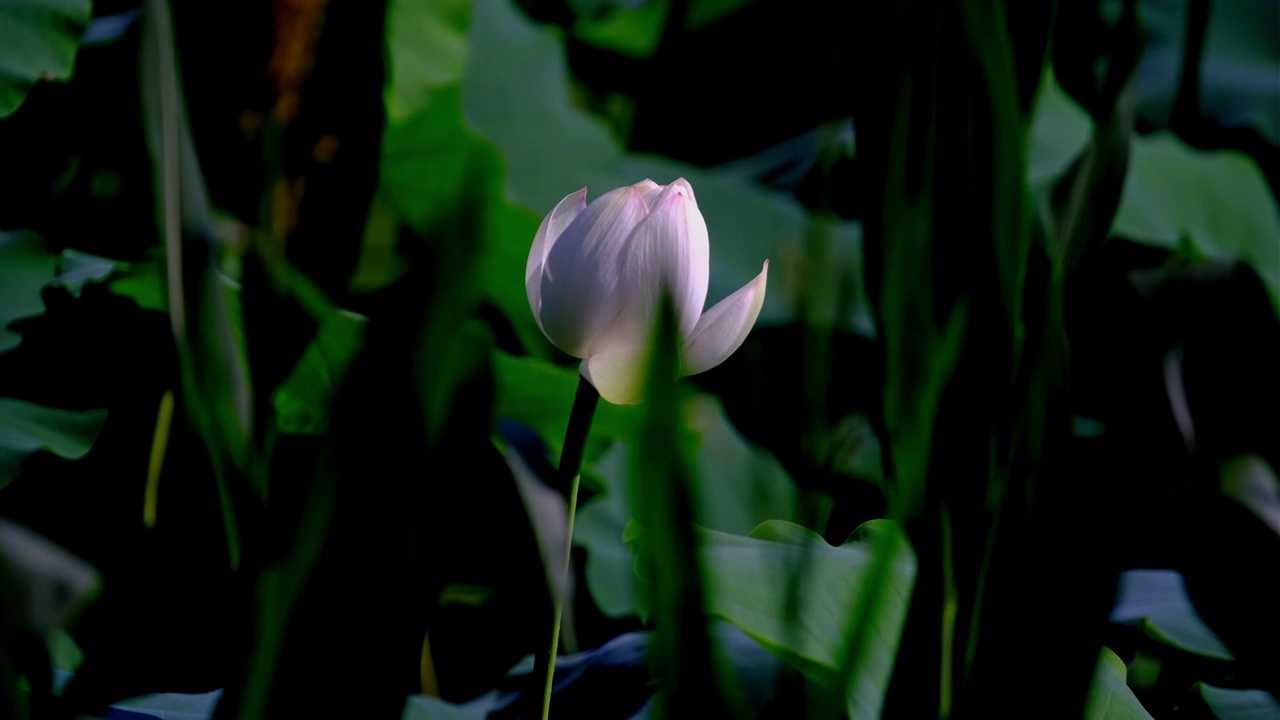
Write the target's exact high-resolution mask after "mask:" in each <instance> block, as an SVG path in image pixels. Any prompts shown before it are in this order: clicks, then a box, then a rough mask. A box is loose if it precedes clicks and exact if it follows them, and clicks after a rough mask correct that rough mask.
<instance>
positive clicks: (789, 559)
mask: <svg viewBox="0 0 1280 720" xmlns="http://www.w3.org/2000/svg"><path fill="white" fill-rule="evenodd" d="M701 539H702V553H703V565H704V567H705V569H706V573H707V584H708V593H707V610H708V612H710V613H712V614H714V615H717V616H719V617H723V618H724V619H726V620H728V621H729V622H731V623H733V624H734V625H737V626H738V627H739V628H741V629H742V630H743V631H745V632H746V633H747V634H748V635H750V636H751V637H753V638H755V639H756V640H757V641H758V642H760V643H761V644H762V645H763V646H764V647H765V648H767V649H768V650H769V651H771V652H773V653H774V654H776V655H778V656H780V657H782V658H783V659H785V660H787V661H788V662H790V663H792V664H793V665H795V666H796V667H798V668H799V669H800V670H802V671H803V672H805V673H806V674H807V675H809V676H810V677H812V678H813V679H815V680H817V681H818V682H820V683H822V684H824V685H826V686H827V687H831V688H837V689H838V688H840V687H842V686H844V685H846V684H847V685H848V687H849V692H850V697H849V706H850V711H851V713H852V714H853V716H855V717H862V716H863V715H864V714H865V715H866V716H867V717H875V716H877V715H878V714H879V712H880V709H881V707H882V706H883V703H884V693H885V690H886V688H887V687H888V683H889V677H890V675H891V674H892V672H893V664H894V660H895V659H896V657H897V651H898V643H899V641H900V640H901V635H902V627H903V624H904V623H905V621H906V616H907V605H908V602H909V600H910V597H911V588H912V585H913V584H914V582H915V574H916V561H915V556H914V554H913V553H912V552H911V550H910V549H909V548H908V547H907V546H906V545H905V544H891V543H884V544H880V540H878V539H872V540H852V541H850V542H848V543H845V544H844V545H842V546H840V547H832V546H831V545H828V544H827V543H826V542H824V541H823V540H822V538H821V537H819V536H818V535H817V534H816V533H813V532H812V531H809V530H806V529H804V528H802V527H799V526H796V525H794V524H791V523H784V522H782V521H770V522H768V523H766V524H764V525H762V526H761V527H760V528H757V529H756V530H755V531H753V532H752V534H751V536H750V537H740V536H737V535H730V534H728V533H721V532H715V531H712V530H707V531H704V532H703V533H702V535H701ZM881 548H884V549H885V550H886V551H888V552H893V553H894V555H893V556H892V557H890V558H889V565H888V568H889V581H888V582H887V583H883V584H873V583H868V582H867V581H868V578H869V574H870V573H871V572H872V568H873V566H874V564H875V554H876V552H877V551H878V550H879V549H881ZM806 554H807V557H805V558H804V560H803V561H802V560H801V557H802V555H806ZM801 562H804V563H805V568H806V574H805V575H804V576H803V577H801V578H800V579H799V582H801V583H802V586H801V591H800V593H799V595H798V600H799V605H798V607H796V608H794V612H792V608H791V607H789V605H788V601H789V598H788V583H787V582H786V580H785V579H786V578H788V577H790V575H791V573H792V571H793V570H794V569H795V568H796V567H797V566H798V565H799V564H800V563H801ZM870 587H874V588H877V591H878V592H879V593H881V595H880V596H879V597H876V598H868V597H864V594H865V588H870ZM860 602H873V603H875V604H876V605H877V606H878V612H877V613H875V614H874V615H873V616H872V622H873V623H874V630H873V631H872V632H871V633H870V635H869V645H868V647H867V649H866V654H865V657H864V658H863V662H861V663H859V664H858V665H857V666H856V672H857V676H856V677H853V678H843V677H841V672H842V668H845V667H847V665H846V658H845V657H844V653H845V651H846V643H847V639H848V638H849V637H850V636H851V635H852V634H853V632H854V628H853V627H852V626H851V623H852V622H853V620H854V618H855V615H854V612H853V608H854V606H855V604H857V603H860Z"/></svg>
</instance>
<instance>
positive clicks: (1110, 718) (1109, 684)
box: [1084, 648, 1151, 720]
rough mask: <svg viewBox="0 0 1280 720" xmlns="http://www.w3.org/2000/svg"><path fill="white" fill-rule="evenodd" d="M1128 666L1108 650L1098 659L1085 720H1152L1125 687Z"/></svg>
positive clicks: (1104, 649) (1103, 651)
mask: <svg viewBox="0 0 1280 720" xmlns="http://www.w3.org/2000/svg"><path fill="white" fill-rule="evenodd" d="M1126 675H1127V673H1126V672H1125V667H1124V662H1123V661H1122V660H1120V658H1119V657H1117V656H1116V654H1115V653H1113V652H1111V651H1110V650H1108V649H1107V648H1102V653H1101V654H1100V655H1098V664H1097V666H1096V667H1095V669H1094V672H1093V685H1092V686H1090V688H1089V700H1088V703H1087V704H1086V705H1085V709H1084V717H1085V720H1151V715H1150V714H1149V713H1147V711H1146V710H1145V709H1143V707H1142V703H1140V702H1138V698H1137V697H1136V696H1135V695H1134V694H1133V691H1132V690H1130V689H1129V686H1128V685H1126V684H1125V677H1126Z"/></svg>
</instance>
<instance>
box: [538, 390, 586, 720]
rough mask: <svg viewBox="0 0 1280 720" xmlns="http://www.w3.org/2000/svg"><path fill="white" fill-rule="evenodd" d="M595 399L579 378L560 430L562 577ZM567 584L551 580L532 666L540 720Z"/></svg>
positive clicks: (546, 711) (545, 713) (547, 704)
mask: <svg viewBox="0 0 1280 720" xmlns="http://www.w3.org/2000/svg"><path fill="white" fill-rule="evenodd" d="M599 400H600V393H598V392H596V389H595V387H594V386H593V385H592V384H591V383H590V382H587V379H586V378H584V377H579V378H578V392H577V394H575V395H574V397H573V410H571V411H570V412H569V427H568V428H567V429H565V432H564V445H563V447H562V449H561V451H560V472H559V475H558V480H559V481H560V483H559V484H560V485H561V486H562V487H563V483H564V482H565V481H568V482H569V521H568V528H567V531H566V532H565V547H564V565H563V567H562V571H563V575H561V576H560V577H561V578H563V579H565V580H567V579H568V577H569V570H570V562H571V561H572V559H573V522H574V517H575V516H576V515H577V512H578V481H579V480H580V479H581V472H580V471H581V470H582V454H583V452H584V451H585V450H586V447H587V432H588V431H589V430H590V429H591V419H592V418H593V417H595V414H596V405H597V404H598V403H599ZM567 584H568V583H567V582H559V583H552V588H551V595H552V603H553V605H554V606H555V617H554V619H553V620H552V621H551V647H550V648H548V650H547V653H546V655H545V656H543V657H544V658H545V660H543V659H542V658H539V660H543V661H542V662H538V663H535V665H534V677H538V671H539V669H540V668H541V666H542V665H544V663H545V669H543V673H544V677H545V683H544V685H543V688H542V720H547V718H548V717H549V716H550V715H551V688H552V685H553V684H554V680H555V674H556V650H557V646H558V645H559V644H560V619H561V617H562V616H563V614H564V595H563V593H562V592H561V590H562V589H563V588H565V587H567Z"/></svg>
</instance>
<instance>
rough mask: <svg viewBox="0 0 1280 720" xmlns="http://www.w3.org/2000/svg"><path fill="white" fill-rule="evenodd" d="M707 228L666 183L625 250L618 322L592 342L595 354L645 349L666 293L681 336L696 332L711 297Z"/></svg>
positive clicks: (680, 194) (691, 206)
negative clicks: (644, 346)
mask: <svg viewBox="0 0 1280 720" xmlns="http://www.w3.org/2000/svg"><path fill="white" fill-rule="evenodd" d="M709 253H710V249H709V246H708V241H707V225H706V223H705V222H704V221H703V219H702V215H701V214H700V213H699V212H698V210H697V208H695V207H694V206H693V204H692V203H691V202H689V200H688V198H687V197H686V196H685V195H684V193H683V192H682V191H681V190H680V188H679V187H676V186H674V185H668V186H667V187H666V188H665V189H664V190H663V191H662V193H661V194H660V195H659V197H658V199H657V200H656V201H655V203H654V205H653V211H652V212H651V213H649V216H648V217H646V218H645V219H644V220H643V221H641V223H640V224H639V225H637V226H636V229H635V231H634V232H632V234H631V237H630V238H629V239H628V240H627V242H626V248H625V249H624V250H623V252H622V257H621V268H620V273H619V276H618V299H619V304H618V308H617V316H616V318H615V319H614V320H613V321H612V322H610V323H609V326H608V327H607V328H606V329H605V330H604V332H602V333H601V334H600V335H599V336H597V337H596V339H595V340H594V341H593V342H592V343H591V348H590V352H591V354H593V355H594V354H596V353H601V352H607V351H610V350H616V349H619V348H633V347H639V346H642V345H644V344H645V343H646V342H647V339H648V337H649V335H650V333H652V332H653V323H654V319H655V318H656V316H657V310H658V304H659V302H660V301H661V296H662V293H663V292H664V291H665V292H668V293H670V294H671V299H672V301H673V303H674V304H675V310H676V317H677V318H679V321H680V337H681V338H684V337H686V336H687V335H688V334H689V333H690V332H692V331H693V328H694V326H695V325H696V324H697V322H698V317H699V316H700V315H701V314H702V305H703V303H705V302H706V299H707V277H708V275H709V267H708V266H709V262H710V258H709Z"/></svg>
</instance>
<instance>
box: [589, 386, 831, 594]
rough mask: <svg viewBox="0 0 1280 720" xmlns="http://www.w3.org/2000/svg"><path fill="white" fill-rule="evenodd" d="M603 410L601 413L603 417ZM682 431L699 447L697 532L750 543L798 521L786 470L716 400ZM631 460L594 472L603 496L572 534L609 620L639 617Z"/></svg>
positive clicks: (693, 406)
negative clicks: (627, 538) (630, 540)
mask: <svg viewBox="0 0 1280 720" xmlns="http://www.w3.org/2000/svg"><path fill="white" fill-rule="evenodd" d="M605 407H606V405H601V410H604V408H605ZM614 407H616V406H614ZM598 422H599V419H598V416H597V423H598ZM684 424H685V427H686V428H687V431H688V432H690V433H691V437H690V438H689V439H690V440H691V441H692V442H693V443H694V444H693V448H692V449H693V460H694V463H695V464H696V468H697V479H696V484H695V486H694V488H693V489H694V493H695V497H696V499H697V506H698V516H697V523H698V524H699V525H700V526H702V527H706V528H710V529H713V530H719V531H723V532H728V533H733V534H737V535H746V534H747V533H748V532H750V531H751V529H752V528H754V527H756V526H757V525H759V524H760V523H762V522H765V521H766V520H771V519H777V518H781V519H795V518H797V517H798V507H797V502H798V500H797V494H796V489H795V485H794V484H793V483H792V481H791V479H790V478H789V477H787V474H786V472H785V471H784V470H783V469H782V466H781V465H780V464H779V463H778V461H777V460H776V459H775V458H774V457H773V456H772V455H770V454H768V453H766V452H764V451H762V450H760V449H758V448H755V447H753V446H751V445H750V444H749V443H748V442H747V441H746V440H744V439H743V438H742V436H740V435H739V434H738V432H737V431H736V430H735V429H734V428H733V426H732V425H731V424H730V423H729V421H728V419H727V418H726V417H725V415H724V411H723V409H722V408H721V407H720V404H719V403H718V402H717V401H716V400H715V399H713V398H711V397H709V396H695V397H694V398H692V399H691V400H690V402H689V404H688V405H687V406H686V407H685V421H684ZM629 452H630V448H629V445H628V444H626V443H618V444H617V445H615V446H614V447H612V448H610V449H609V451H608V452H606V453H605V454H604V455H603V456H601V457H600V459H599V460H598V461H597V462H596V463H595V466H594V468H592V469H591V470H589V472H590V474H591V475H592V476H593V477H594V478H596V479H598V480H599V482H600V483H601V484H602V486H603V492H602V493H601V494H600V495H599V496H597V497H595V498H593V499H592V500H591V501H590V502H588V503H586V504H585V505H584V506H583V507H582V508H581V509H579V511H578V521H577V525H576V527H575V529H574V542H575V543H576V544H578V545H579V546H581V547H583V548H586V550H587V567H586V575H587V585H588V588H589V589H590V591H591V597H592V599H593V600H595V602H596V605H597V606H599V607H600V609H601V610H602V611H603V612H604V613H605V614H606V615H610V616H612V617H624V616H627V615H636V614H640V613H641V610H642V605H641V599H640V595H639V592H640V591H639V582H638V579H637V576H636V571H635V555H634V554H633V553H632V552H631V550H630V549H629V548H628V547H627V545H626V543H625V542H624V533H625V531H626V528H627V526H628V523H630V522H631V519H632V518H633V517H634V516H635V511H634V508H633V507H632V500H631V498H630V495H629V492H628V489H627V488H628V485H627V457H628V453H629ZM818 522H821V520H820V519H819V520H818Z"/></svg>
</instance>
